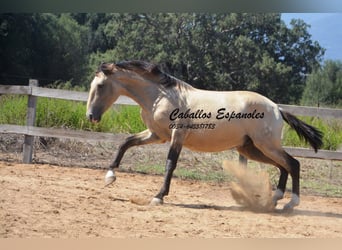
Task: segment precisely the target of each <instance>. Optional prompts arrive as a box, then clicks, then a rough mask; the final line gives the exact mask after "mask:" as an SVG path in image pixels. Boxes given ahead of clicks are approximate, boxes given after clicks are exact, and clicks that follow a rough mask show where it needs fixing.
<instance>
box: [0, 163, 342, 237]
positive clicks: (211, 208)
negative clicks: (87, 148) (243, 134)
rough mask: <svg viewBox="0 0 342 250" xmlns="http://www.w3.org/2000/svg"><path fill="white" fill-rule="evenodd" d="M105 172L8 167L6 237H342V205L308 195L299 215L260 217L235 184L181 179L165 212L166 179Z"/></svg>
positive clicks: (1, 191) (2, 211)
mask: <svg viewBox="0 0 342 250" xmlns="http://www.w3.org/2000/svg"><path fill="white" fill-rule="evenodd" d="M116 174H117V180H116V182H115V183H114V185H112V186H110V187H104V180H103V178H104V175H105V170H101V169H89V168H80V167H75V168H70V167H60V166H55V165H49V164H33V165H23V164H17V163H15V162H9V161H0V238H7V237H24V238H32V237H58V238H87V237H116V238H127V237H133V238H146V237H177V238H226V237H243V238H264V237H271V238H273V237H286V238H290V237H291V238H292V237H294V238H297V237H300V238H303V237H304V238H307V237H319V238H332V237H341V236H342V199H341V198H329V197H321V196H308V195H302V196H301V204H300V205H299V206H298V207H297V208H296V209H295V210H294V212H292V213H291V214H285V213H282V212H281V210H280V208H282V206H283V205H284V204H285V202H287V201H288V198H289V197H286V198H285V199H284V200H283V201H281V202H279V204H278V208H279V210H278V209H277V210H276V211H275V212H272V213H255V212H251V211H248V210H246V209H245V208H242V207H240V206H238V205H237V204H236V202H235V201H234V200H233V199H232V196H231V194H230V190H229V188H230V187H229V184H227V183H224V184H218V183H216V184H214V183H210V182H204V181H189V180H181V179H179V178H174V179H173V181H172V185H171V191H170V194H169V196H167V197H166V199H165V204H164V205H163V206H149V205H137V204H135V203H132V202H131V199H135V200H136V199H143V200H150V199H151V198H152V197H153V195H155V194H156V193H157V192H158V190H159V188H160V186H161V184H162V181H163V177H162V176H153V175H143V174H137V173H124V172H117V173H116Z"/></svg>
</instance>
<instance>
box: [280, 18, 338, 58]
mask: <svg viewBox="0 0 342 250" xmlns="http://www.w3.org/2000/svg"><path fill="white" fill-rule="evenodd" d="M291 19H302V20H303V21H304V22H305V23H307V24H309V25H311V28H310V29H309V33H310V34H311V35H312V39H313V40H315V41H317V42H318V43H319V44H320V45H321V46H322V47H323V48H325V49H326V51H325V55H324V60H327V59H329V60H340V61H342V13H282V20H283V21H284V22H285V23H286V24H287V25H289V23H290V21H291Z"/></svg>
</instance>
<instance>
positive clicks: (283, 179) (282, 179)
mask: <svg viewBox="0 0 342 250" xmlns="http://www.w3.org/2000/svg"><path fill="white" fill-rule="evenodd" d="M279 169H280V177H279V182H278V186H277V189H279V190H281V191H282V192H283V193H285V189H286V183H287V178H288V176H289V173H288V172H287V170H286V169H285V168H283V167H279Z"/></svg>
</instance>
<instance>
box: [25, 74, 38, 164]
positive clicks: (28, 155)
mask: <svg viewBox="0 0 342 250" xmlns="http://www.w3.org/2000/svg"><path fill="white" fill-rule="evenodd" d="M29 86H31V87H34V86H35V87H37V86H38V80H35V79H30V80H29ZM36 105H37V97H36V96H33V95H29V96H28V102H27V118H26V126H34V122H35V120H36ZM33 147H34V136H32V135H25V138H24V146H23V163H32V153H33Z"/></svg>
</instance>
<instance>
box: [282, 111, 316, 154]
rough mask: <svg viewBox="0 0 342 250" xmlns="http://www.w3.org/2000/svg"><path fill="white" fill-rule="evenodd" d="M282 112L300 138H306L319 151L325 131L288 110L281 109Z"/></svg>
mask: <svg viewBox="0 0 342 250" xmlns="http://www.w3.org/2000/svg"><path fill="white" fill-rule="evenodd" d="M280 113H281V116H282V117H283V119H284V120H285V121H286V122H287V123H288V124H289V125H290V127H291V128H293V129H294V130H295V131H296V132H297V134H298V136H299V138H301V139H304V140H305V141H306V142H308V143H310V145H311V146H312V147H313V148H314V150H315V152H317V150H318V149H319V148H321V147H322V144H323V142H322V137H323V133H322V132H321V131H319V130H318V129H317V128H315V127H313V126H311V125H309V124H306V123H305V122H303V121H301V120H299V119H298V118H297V117H295V116H294V115H291V114H290V113H288V112H285V111H283V110H280Z"/></svg>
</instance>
